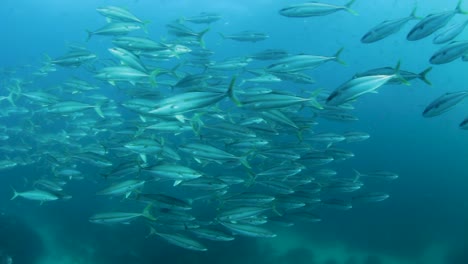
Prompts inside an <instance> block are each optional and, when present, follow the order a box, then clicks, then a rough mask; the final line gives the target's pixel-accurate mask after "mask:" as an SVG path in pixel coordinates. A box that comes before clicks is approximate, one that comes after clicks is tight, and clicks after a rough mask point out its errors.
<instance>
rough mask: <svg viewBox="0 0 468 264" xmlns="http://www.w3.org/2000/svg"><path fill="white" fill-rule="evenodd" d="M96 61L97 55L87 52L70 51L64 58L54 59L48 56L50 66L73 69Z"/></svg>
mask: <svg viewBox="0 0 468 264" xmlns="http://www.w3.org/2000/svg"><path fill="white" fill-rule="evenodd" d="M96 59H97V55H96V54H94V53H92V52H90V51H87V50H78V51H70V52H68V53H67V54H65V55H63V56H60V57H57V58H54V59H52V58H50V57H49V56H47V55H46V60H47V63H48V64H52V65H59V66H62V67H72V68H76V67H79V66H81V65H83V64H84V63H87V62H91V61H93V60H96Z"/></svg>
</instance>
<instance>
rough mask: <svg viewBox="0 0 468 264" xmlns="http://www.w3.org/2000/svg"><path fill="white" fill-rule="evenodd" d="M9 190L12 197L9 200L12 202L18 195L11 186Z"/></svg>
mask: <svg viewBox="0 0 468 264" xmlns="http://www.w3.org/2000/svg"><path fill="white" fill-rule="evenodd" d="M10 188H11V190H12V191H13V196H12V197H11V198H10V200H14V199H16V197H18V196H19V193H18V192H17V191H16V190H15V188H13V186H10Z"/></svg>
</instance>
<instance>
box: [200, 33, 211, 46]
mask: <svg viewBox="0 0 468 264" xmlns="http://www.w3.org/2000/svg"><path fill="white" fill-rule="evenodd" d="M208 31H210V28H207V29H205V30H203V31H201V32H200V33H198V40H199V41H200V47H202V48H205V47H206V45H205V40H204V39H203V36H204V35H205V34H206V33H207V32H208Z"/></svg>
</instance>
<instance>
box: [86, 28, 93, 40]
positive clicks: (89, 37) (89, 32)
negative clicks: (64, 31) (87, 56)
mask: <svg viewBox="0 0 468 264" xmlns="http://www.w3.org/2000/svg"><path fill="white" fill-rule="evenodd" d="M86 33H87V34H88V35H87V36H86V42H88V41H89V40H90V39H91V37H92V36H93V32H91V31H89V30H87V29H86Z"/></svg>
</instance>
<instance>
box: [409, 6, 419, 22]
mask: <svg viewBox="0 0 468 264" xmlns="http://www.w3.org/2000/svg"><path fill="white" fill-rule="evenodd" d="M416 10H418V5H417V4H416V5H415V6H414V7H413V10H412V11H411V14H410V15H409V16H410V17H411V18H413V19H422V17H420V16H417V15H416Z"/></svg>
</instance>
